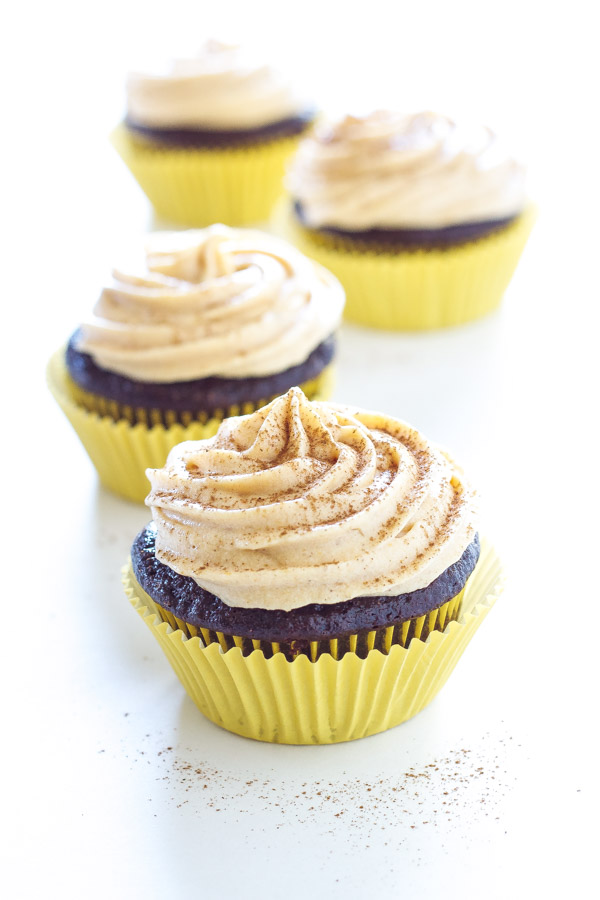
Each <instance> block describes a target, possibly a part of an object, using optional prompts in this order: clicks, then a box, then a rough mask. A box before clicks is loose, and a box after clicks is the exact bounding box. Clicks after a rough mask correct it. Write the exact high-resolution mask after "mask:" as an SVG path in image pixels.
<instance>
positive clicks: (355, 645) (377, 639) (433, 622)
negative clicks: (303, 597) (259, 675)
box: [146, 589, 464, 662]
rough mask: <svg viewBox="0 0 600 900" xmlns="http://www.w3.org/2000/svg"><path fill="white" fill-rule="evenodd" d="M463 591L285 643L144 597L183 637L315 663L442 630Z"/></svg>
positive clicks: (404, 642)
mask: <svg viewBox="0 0 600 900" xmlns="http://www.w3.org/2000/svg"><path fill="white" fill-rule="evenodd" d="M463 593H464V589H463V590H462V591H461V592H460V594H457V595H456V597H452V599H451V600H448V602H447V603H444V604H443V605H442V606H439V607H437V609H433V610H431V612H429V613H427V614H426V615H424V616H418V617H415V618H414V619H407V620H406V621H404V622H398V623H396V624H393V625H389V626H388V627H386V628H378V629H377V630H375V631H360V632H358V633H357V634H351V635H344V636H343V637H339V638H328V639H326V640H320V641H288V642H283V641H282V642H273V641H264V640H254V639H251V638H245V637H238V636H237V635H232V634H224V633H223V632H221V631H211V630H210V629H208V628H199V627H196V626H195V625H191V624H190V623H189V622H184V621H183V619H178V618H177V616H174V615H173V613H172V612H171V611H170V610H168V609H165V608H164V607H162V606H160V605H159V604H158V603H156V601H152V599H151V598H150V597H149V596H148V595H147V594H146V597H147V600H148V601H149V604H152V608H153V609H154V610H155V612H156V613H157V615H158V616H159V617H160V618H161V619H162V621H163V622H167V623H168V624H169V625H170V626H171V627H172V628H174V629H177V628H179V629H181V631H183V633H184V634H185V636H186V637H197V638H199V639H200V642H201V643H202V644H203V645H204V646H208V645H209V644H214V643H218V644H219V645H220V646H221V648H222V649H223V650H224V651H227V650H231V649H232V648H233V647H239V648H240V650H241V651H242V653H243V655H244V656H249V655H250V653H252V652H253V651H254V650H261V651H262V652H263V653H264V655H265V657H266V658H267V659H269V658H270V657H271V656H273V655H274V654H275V653H283V654H284V656H285V657H286V659H288V660H293V659H295V658H296V657H297V656H300V654H304V655H305V656H308V657H309V659H311V660H312V662H315V661H316V660H317V659H318V658H319V657H320V656H321V655H322V654H323V653H329V654H330V655H331V656H333V658H334V659H341V658H342V657H343V656H344V654H346V653H355V654H356V655H357V656H360V657H361V658H362V659H364V658H365V657H366V656H367V655H368V653H369V652H370V651H371V650H379V651H380V652H381V653H389V652H390V650H391V648H392V646H394V645H396V644H400V646H401V647H407V646H408V644H409V643H410V642H411V640H412V639H413V638H416V639H418V640H422V641H425V640H427V638H428V637H429V635H430V633H431V632H432V631H443V630H444V628H445V626H446V624H447V623H448V622H451V621H454V620H455V619H457V618H458V616H459V613H460V608H461V604H462V598H463Z"/></svg>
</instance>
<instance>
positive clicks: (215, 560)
mask: <svg viewBox="0 0 600 900" xmlns="http://www.w3.org/2000/svg"><path fill="white" fill-rule="evenodd" d="M147 475H148V478H149V479H150V483H151V488H152V489H151V492H150V494H149V496H148V498H147V500H146V503H147V504H148V505H149V506H150V507H151V509H152V515H153V518H154V520H155V522H156V525H157V539H156V552H157V557H158V559H159V560H160V561H161V562H163V563H165V564H167V565H168V566H170V567H171V568H173V569H174V570H175V571H176V572H179V574H181V575H187V576H190V577H192V578H194V579H195V581H196V582H197V583H198V584H199V585H200V586H201V587H204V588H205V589H207V590H209V591H211V592H212V593H214V594H216V596H218V597H219V598H220V599H221V600H223V602H225V603H228V604H229V605H231V606H241V607H261V608H265V609H284V610H291V609H294V608H297V607H299V606H305V605H307V604H309V603H336V602H340V601H344V600H350V599H352V598H354V597H359V596H369V595H371V596H376V595H387V596H394V595H397V594H400V593H408V592H410V591H414V590H417V589H419V588H422V587H426V586H427V585H429V584H430V583H431V582H432V581H434V580H435V578H437V577H438V575H441V573H442V572H444V571H445V570H446V569H447V568H448V567H449V566H450V565H452V564H453V563H455V562H456V561H457V560H458V559H460V557H461V556H462V554H463V552H464V550H465V549H466V547H467V546H468V545H469V543H470V542H471V540H472V539H473V536H474V533H475V526H474V514H473V494H472V492H471V491H470V489H469V488H468V487H467V486H466V485H465V484H464V481H463V478H462V473H461V472H460V470H459V469H458V468H457V467H456V466H455V465H454V464H453V463H452V461H451V460H450V459H449V458H448V457H447V456H446V455H445V454H444V453H443V452H442V451H440V450H439V449H438V448H436V447H434V446H433V445H432V444H430V443H429V442H428V441H426V439H425V438H424V437H423V436H422V435H420V434H419V433H418V432H417V431H415V430H414V429H412V428H411V427H410V426H409V425H406V424H405V423H403V422H399V421H398V420H395V419H392V418H388V417H385V416H381V415H378V414H376V413H368V412H364V411H361V410H353V409H350V408H347V407H342V406H336V405H333V404H329V403H311V402H309V401H308V400H307V399H306V397H305V396H304V395H303V393H302V391H301V390H300V389H299V388H292V389H291V390H290V391H288V393H287V394H285V395H284V396H282V397H279V398H277V399H276V400H274V401H273V402H272V403H270V404H268V405H267V406H265V407H263V408H262V409H260V410H258V411H257V412H255V413H253V414H251V415H249V416H241V417H234V418H231V419H226V420H225V421H224V422H223V424H222V425H221V427H220V428H219V431H218V432H217V434H216V435H215V437H213V438H210V439H208V440H205V441H189V442H186V443H183V444H180V445H179V446H177V447H175V448H174V449H173V450H172V451H171V453H170V454H169V457H168V459H167V463H166V465H165V467H164V468H162V469H149V470H148V471H147Z"/></svg>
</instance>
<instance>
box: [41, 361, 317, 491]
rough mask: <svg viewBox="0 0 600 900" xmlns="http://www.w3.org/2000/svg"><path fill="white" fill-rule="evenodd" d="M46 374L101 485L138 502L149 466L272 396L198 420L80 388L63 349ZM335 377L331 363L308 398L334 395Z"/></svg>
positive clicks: (308, 390)
mask: <svg viewBox="0 0 600 900" xmlns="http://www.w3.org/2000/svg"><path fill="white" fill-rule="evenodd" d="M46 377H47V381H48V386H49V388H50V390H51V392H52V394H53V395H54V397H55V399H56V400H57V401H58V403H59V405H60V407H61V408H62V410H63V412H64V413H65V415H66V416H67V418H68V419H69V421H70V423H71V425H72V426H73V428H74V429H75V431H76V432H77V435H78V437H79V439H80V441H81V443H82V444H83V446H84V447H85V449H86V451H87V453H88V456H89V457H90V459H91V461H92V463H93V464H94V466H95V468H96V470H97V472H98V476H99V478H100V481H101V482H102V484H103V485H104V486H105V487H107V488H109V490H111V491H114V493H116V494H119V495H120V496H122V497H125V498H127V499H128V500H134V501H137V502H139V503H142V502H143V501H144V499H145V497H146V495H147V494H148V491H149V483H148V479H147V478H146V474H145V472H146V469H147V468H149V467H150V468H159V467H161V466H163V465H164V464H165V461H166V458H167V455H168V453H169V451H170V450H171V449H172V448H173V447H174V446H175V445H176V444H179V443H181V441H197V440H202V439H203V438H208V437H212V436H213V435H214V434H216V432H217V429H218V428H219V425H220V424H221V422H222V421H223V418H224V417H225V416H229V415H240V414H242V413H245V412H253V411H254V410H255V409H260V407H261V406H264V405H265V403H268V402H269V401H270V400H272V399H273V398H272V397H266V398H265V399H264V400H260V401H257V402H256V403H248V404H244V405H243V406H242V407H239V406H232V407H230V408H229V409H227V410H222V411H221V410H219V411H217V415H212V416H211V418H209V417H208V416H207V415H206V414H205V413H202V412H199V413H198V418H197V419H193V418H192V415H191V414H190V415H189V417H188V416H185V415H182V414H181V413H175V412H173V411H172V412H168V411H167V412H161V411H158V410H139V409H132V408H131V407H126V406H120V405H119V404H117V403H114V402H113V401H110V400H106V399H105V398H103V397H98V396H96V395H94V394H88V393H87V392H85V391H82V390H81V389H80V388H79V387H78V386H77V385H76V384H75V383H74V382H73V380H72V379H71V378H70V376H69V373H68V371H67V367H66V364H65V351H64V348H63V349H61V350H58V351H57V352H56V353H55V354H54V356H53V357H52V358H51V359H50V362H49V364H48V368H47V370H46ZM333 380H334V370H333V365H329V366H327V367H326V368H325V369H323V371H322V372H321V373H320V374H319V375H318V376H317V377H316V378H314V379H312V380H311V381H309V382H306V383H304V384H303V385H300V387H302V389H303V390H304V392H305V394H306V395H307V396H308V397H310V399H313V400H325V399H327V398H328V397H329V396H330V395H331V390H332V387H333ZM186 419H187V421H186Z"/></svg>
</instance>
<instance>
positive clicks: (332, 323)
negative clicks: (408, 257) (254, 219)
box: [76, 225, 345, 383]
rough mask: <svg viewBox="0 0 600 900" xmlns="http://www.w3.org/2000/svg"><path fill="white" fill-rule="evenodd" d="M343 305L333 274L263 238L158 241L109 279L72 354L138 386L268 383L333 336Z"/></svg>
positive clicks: (160, 237)
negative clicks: (253, 379) (262, 378)
mask: <svg viewBox="0 0 600 900" xmlns="http://www.w3.org/2000/svg"><path fill="white" fill-rule="evenodd" d="M344 299H345V297H344V291H343V289H342V287H341V285H340V284H339V282H338V281H337V280H336V279H335V278H334V276H333V275H331V274H330V273H329V272H328V271H326V270H325V269H323V268H322V267H321V266H319V265H318V264H317V263H315V262H313V261H312V260H310V259H308V257H306V256H304V255H303V254H302V253H300V252H299V251H298V250H296V248H295V247H292V245H291V244H288V243H286V242H285V241H283V240H281V239H280V238H276V237H273V236H271V235H269V234H265V233H263V232H260V231H254V230H251V229H235V228H228V227H227V226H224V225H213V226H210V227H209V228H204V229H198V230H190V231H182V232H155V233H153V234H151V235H148V236H147V239H146V246H145V249H144V250H143V251H142V252H140V253H138V254H137V255H134V258H133V259H132V260H131V261H129V262H127V263H126V264H125V265H123V266H121V267H119V268H116V269H114V270H113V272H112V279H111V281H110V283H109V284H107V286H106V287H104V289H103V290H102V292H101V294H100V297H99V299H98V300H97V302H96V305H95V307H94V309H93V314H92V315H91V316H90V317H89V318H88V319H87V320H86V321H84V322H83V323H82V324H81V326H80V329H79V331H78V334H77V338H76V349H77V350H78V351H80V352H82V353H87V354H89V355H90V356H91V357H92V358H93V360H94V362H96V364H97V365H98V366H100V367H101V368H102V369H105V370H107V371H109V372H114V373H117V374H119V375H124V376H125V377H127V378H131V379H134V380H136V381H141V382H154V383H156V382H163V383H169V382H170V383H173V382H182V381H192V380H195V379H200V378H208V377H221V378H244V377H256V376H265V375H272V374H275V373H277V372H281V371H284V370H286V369H288V368H290V367H291V366H295V365H299V364H300V363H302V362H304V361H305V360H306V359H307V357H308V356H309V355H310V353H311V352H312V351H313V350H314V349H315V348H316V347H317V346H318V345H319V344H320V343H321V342H322V341H324V340H325V339H326V338H328V337H329V336H330V335H331V334H332V333H333V332H334V331H335V330H336V328H337V326H338V325H339V322H340V319H341V315H342V309H343V306H344Z"/></svg>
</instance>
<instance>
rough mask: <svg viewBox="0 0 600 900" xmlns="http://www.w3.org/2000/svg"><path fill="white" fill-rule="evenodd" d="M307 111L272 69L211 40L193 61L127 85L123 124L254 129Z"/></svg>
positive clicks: (138, 75) (135, 75)
mask: <svg viewBox="0 0 600 900" xmlns="http://www.w3.org/2000/svg"><path fill="white" fill-rule="evenodd" d="M307 105H308V104H307V103H306V102H305V101H304V100H303V98H301V97H299V96H298V94H297V93H296V92H295V91H294V89H293V87H292V85H291V83H290V81H289V80H288V79H287V78H286V77H285V76H284V75H283V74H282V73H281V72H279V71H278V70H277V69H275V68H274V67H272V66H269V65H266V64H265V63H263V62H262V61H258V60H255V59H254V58H253V57H252V56H251V55H250V54H249V53H248V52H247V51H245V50H243V49H242V48H241V47H238V46H234V45H228V44H223V43H221V42H219V41H215V40H211V41H207V42H206V43H205V44H204V45H203V47H202V48H201V49H200V52H199V53H198V55H197V56H195V57H194V58H192V59H179V60H173V61H171V62H170V63H169V64H168V66H167V67H166V68H165V69H164V70H162V71H156V72H132V73H130V74H129V76H128V79H127V115H128V118H129V119H130V120H131V121H132V122H134V123H137V124H138V125H144V126H146V127H150V128H197V129H205V130H214V131H219V130H220V131H236V130H244V129H252V128H259V127H261V126H263V125H269V124H272V123H274V122H278V121H281V120H283V119H287V118H290V117H293V116H297V115H298V114H299V113H301V112H303V111H304V110H306V108H307Z"/></svg>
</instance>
